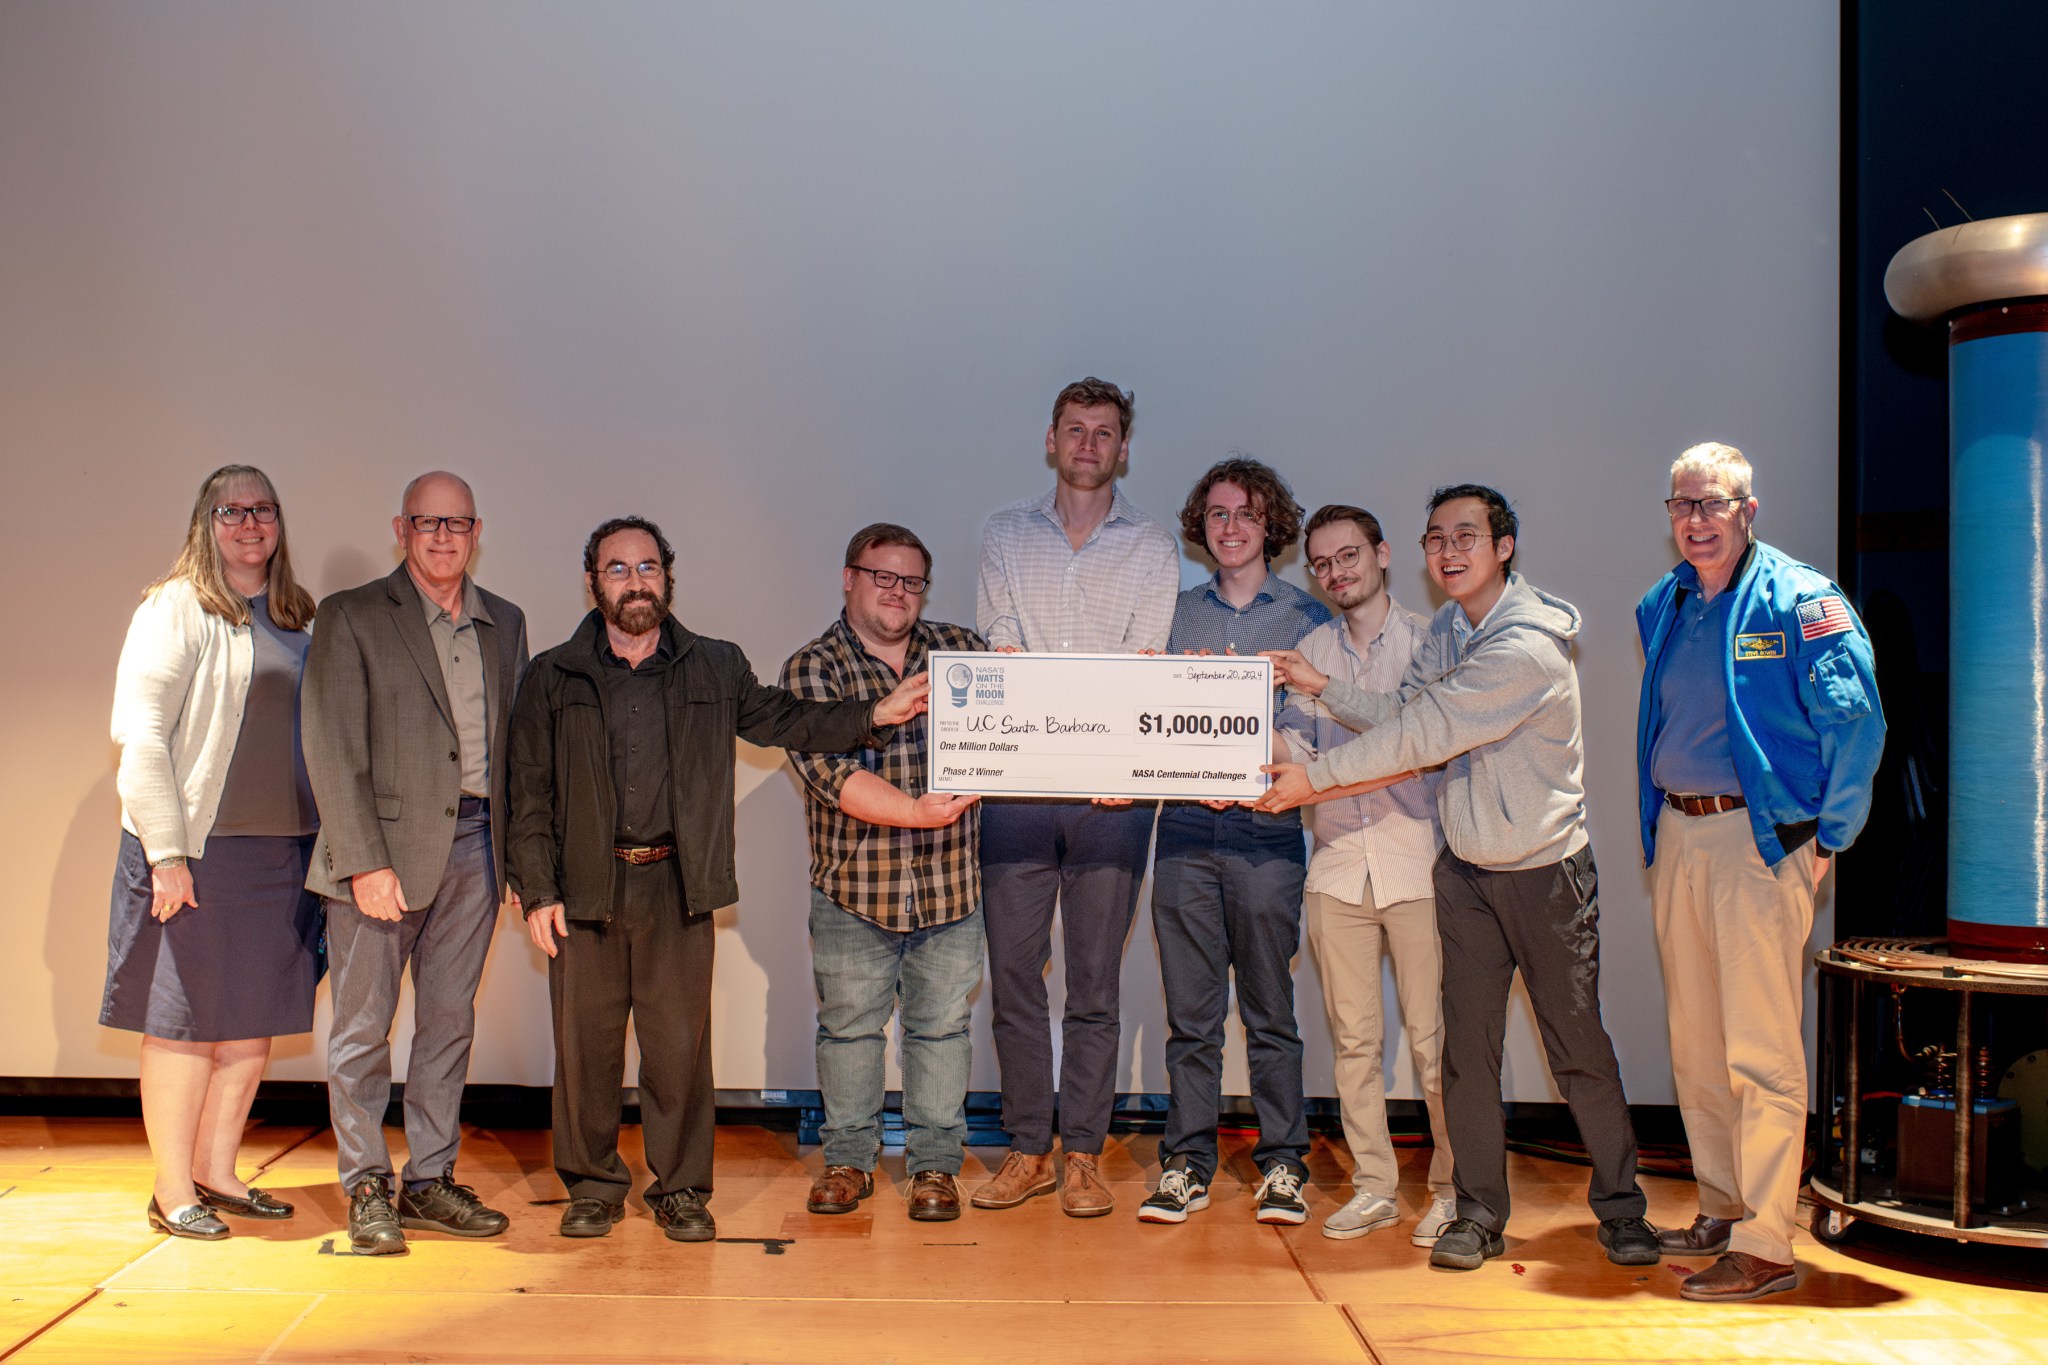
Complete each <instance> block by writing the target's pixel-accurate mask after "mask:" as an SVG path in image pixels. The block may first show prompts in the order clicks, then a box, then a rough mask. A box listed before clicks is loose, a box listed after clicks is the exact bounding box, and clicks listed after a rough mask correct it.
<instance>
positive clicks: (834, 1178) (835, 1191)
mask: <svg viewBox="0 0 2048 1365" xmlns="http://www.w3.org/2000/svg"><path fill="white" fill-rule="evenodd" d="M874 1192H875V1173H874V1172H873V1171H863V1170H862V1169H861V1168H860V1167H858V1166H827V1167H826V1168H825V1169H824V1170H822V1171H820V1172H818V1178H817V1179H816V1180H813V1181H812V1182H811V1197H810V1198H809V1199H806V1200H805V1201H804V1207H805V1208H806V1209H808V1210H810V1211H811V1212H812V1213H852V1212H853V1211H854V1209H856V1208H857V1207H859V1205H860V1201H861V1200H863V1199H865V1198H867V1197H868V1196H869V1195H871V1194H873V1193H874Z"/></svg>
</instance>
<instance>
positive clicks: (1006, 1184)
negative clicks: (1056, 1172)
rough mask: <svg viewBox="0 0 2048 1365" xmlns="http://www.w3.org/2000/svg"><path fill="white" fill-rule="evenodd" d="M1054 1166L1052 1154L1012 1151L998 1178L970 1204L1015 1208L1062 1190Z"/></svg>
mask: <svg viewBox="0 0 2048 1365" xmlns="http://www.w3.org/2000/svg"><path fill="white" fill-rule="evenodd" d="M1052 1166H1053V1162H1052V1153H1051V1152H1040V1153H1038V1154H1036V1155H1033V1154H1031V1153H1028V1152H1020V1151H1017V1150H1016V1149H1015V1148H1012V1149H1011V1150H1010V1154H1009V1155H1008V1156H1006V1157H1004V1158H1003V1165H1002V1169H1001V1170H999V1171H997V1172H996V1174H995V1179H993V1180H991V1181H989V1182H988V1183H987V1184H986V1185H983V1186H982V1187H981V1188H980V1189H978V1190H976V1191H975V1192H974V1198H973V1200H971V1201H970V1202H971V1203H973V1205H974V1207H976V1208H978V1209H1014V1208H1016V1207H1017V1206H1018V1205H1019V1204H1021V1203H1023V1202H1024V1201H1025V1200H1027V1199H1036V1198H1037V1197H1038V1196H1039V1195H1041V1194H1051V1193H1052V1192H1053V1191H1054V1190H1056V1189H1058V1188H1059V1181H1058V1180H1056V1179H1054V1178H1053V1169H1052Z"/></svg>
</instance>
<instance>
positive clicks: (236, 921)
mask: <svg viewBox="0 0 2048 1365" xmlns="http://www.w3.org/2000/svg"><path fill="white" fill-rule="evenodd" d="M312 620H313V599H312V597H311V595H310V594H308V593H307V592H306V590H305V589H304V588H302V587H300V586H299V584H298V582H297V581H296V580H295V579H294V578H293V577H292V569H291V557H290V555H289V554H288V553H287V552H286V548H285V534H284V515H283V512H282V511H281V510H280V508H279V505H278V500H277V491H276V489H274V488H273V487H272V486H271V483H270V480H269V479H268V478H267V477H265V476H264V474H263V471H261V470H259V469H254V468H251V467H250V466H247V465H228V466H226V467H225V468H222V469H218V470H215V471H214V472H213V473H212V474H211V475H209V476H208V477H207V479H206V482H205V483H204V484H202V485H201V486H200V490H199V498H198V500H197V501H196V502H195V503H194V504H193V507H192V519H191V523H190V525H189V526H188V528H187V531H186V536H185V548H184V551H183V553H181V554H180V555H179V556H178V562H177V563H176V564H175V565H174V566H173V567H172V569H171V571H170V573H169V574H167V575H165V576H164V577H163V578H162V579H160V580H159V581H157V582H156V583H154V584H152V585H151V586H150V588H149V590H148V592H146V593H145V594H144V595H143V599H142V604H141V605H140V606H139V607H137V608H136V609H135V618H134V620H133V622H132V623H131V624H130V625H129V627H128V639H127V643H126V644H124V645H123V646H122V649H121V664H120V669H119V672H118V673H117V674H116V677H115V683H114V726H113V729H114V741H115V743H117V744H119V745H120V746H121V765H120V772H119V775H118V777H117V779H116V786H117V787H118V789H119V791H120V794H121V828H122V834H121V855H120V860H119V862H118V864H117V865H116V867H115V871H114V894H113V908H112V918H111V926H110V929H109V932H108V939H107V943H108V952H107V989H106V996H105V1001H104V1003H103V1004H102V1006H101V1009H100V1022H101V1023H102V1024H106V1025H109V1026H111V1027H114V1028H125V1029H132V1030H135V1031H137V1032H139V1033H141V1034H142V1118H143V1126H144V1127H145V1129H147V1131H148V1134H149V1146H150V1151H151V1153H152V1155H153V1156H154V1158H155V1161H156V1185H155V1189H154V1191H153V1194H152V1197H151V1199H150V1201H149V1215H148V1216H149V1222H150V1226H152V1227H154V1228H156V1229H158V1230H159V1231H162V1232H168V1233H171V1234H172V1235H174V1236H179V1237H197V1238H202V1239H207V1240H213V1239H218V1238H222V1237H226V1236H227V1235H228V1226H227V1224H226V1223H224V1222H223V1221H221V1218H220V1216H219V1215H220V1214H222V1213H228V1214H233V1215H236V1216H238V1217H244V1218H289V1217H291V1215H292V1207H291V1205H289V1204H287V1203H285V1202H284V1201H283V1200H281V1199H277V1198H275V1197H274V1196H272V1195H269V1194H266V1193H264V1192H263V1191H262V1190H259V1189H252V1188H251V1187H249V1186H248V1185H246V1184H244V1183H243V1182H242V1179H241V1177H240V1176H239V1175H237V1173H236V1171H235V1157H236V1154H237V1152H238V1150H239V1148H240V1146H241V1140H242V1130H243V1128H244V1126H245V1125H246V1123H247V1121H248V1117H249V1104H250V1101H251V1100H253V1099H254V1098H255V1094H256V1085H257V1082H258V1081H260V1080H261V1079H262V1078H263V1068H264V1064H265V1063H266V1062H267V1061H268V1060H269V1058H270V1040H271V1039H272V1038H274V1037H277V1036H279V1035H281V1034H290V1033H304V1032H307V1031H309V1030H310V1029H311V1028H312V1027H313V991H314V987H315V985H316V984H317V983H318V981H319V974H320V969H319V951H320V927H321V922H320V908H319V898H318V897H316V896H312V895H310V894H309V893H307V892H306V890H305V880H306V862H307V859H308V858H309V857H310V855H311V852H312V845H313V835H314V833H315V832H316V831H317V827H318V817H317V816H316V815H315V813H314V809H313V796H312V789H311V787H310V786H309V785H308V784H307V781H306V764H305V759H304V757H303V754H302V752H301V750H300V747H299V733H298V699H299V676H300V673H301V671H302V670H303V668H304V664H305V657H306V645H307V641H308V638H309V636H308V630H309V628H310V626H311V625H312Z"/></svg>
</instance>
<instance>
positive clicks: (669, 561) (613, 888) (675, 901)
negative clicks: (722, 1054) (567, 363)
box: [509, 517, 927, 1242]
mask: <svg viewBox="0 0 2048 1365" xmlns="http://www.w3.org/2000/svg"><path fill="white" fill-rule="evenodd" d="M675 558H676V556H675V551H674V549H673V548H671V547H670V545H669V543H668V540H667V538H666V537H665V536H663V535H662V534H661V529H660V528H659V527H657V526H656V525H655V524H654V523H653V522H651V521H648V520H646V519H645V518H642V517H616V518H613V519H612V520H610V521H607V522H605V523H604V524H603V525H601V526H599V527H598V528H597V529H596V530H595V531H592V532H591V533H590V539H589V540H588V541H586V542H585V543H584V547H583V570H584V578H585V582H586V584H587V585H588V587H589V590H590V596H591V599H592V600H593V601H594V602H595V603H596V605H595V607H594V608H593V609H592V610H591V612H590V614H589V615H587V616H585V617H584V618H583V622H582V624H581V625H579V626H578V627H577V628H576V632H575V633H574V634H573V635H571V636H570V637H569V639H568V640H567V641H565V642H564V643H562V644H560V645H557V646H555V647H554V648H553V649H550V650H547V651H546V652H545V653H542V654H540V655H539V656H538V657H536V658H535V659H534V661H533V667H532V669H531V670H530V671H529V672H528V674H527V678H526V682H525V683H524V684H523V685H522V686H521V687H520V689H519V705H518V710H517V713H516V714H515V715H514V716H513V718H512V763H511V767H512V774H511V800H512V824H511V851H510V854H509V861H510V867H511V874H512V881H513V884H514V885H515V886H516V887H517V888H518V890H519V894H520V897H521V898H522V901H523V904H524V906H525V909H526V928H527V933H528V935H529V936H530V937H531V938H532V940H533V942H534V945H535V946H536V947H538V948H539V949H540V950H541V952H543V953H544V954H546V955H547V958H548V1001H549V1005H550V1007H551V1009H552V1012H553V1018H554V1029H555V1090H554V1107H555V1112H554V1149H555V1150H554V1158H555V1173H556V1175H558V1176H559V1177H560V1178H561V1181H562V1184H563V1186H564V1187H565V1188H566V1189H567V1190H568V1193H569V1203H568V1207H567V1208H565V1209H564V1210H563V1211H562V1222H561V1233H562V1235H563V1236H564V1237H602V1236H604V1235H605V1234H606V1233H608V1232H610V1231H611V1230H612V1225H613V1224H614V1223H616V1222H618V1221H619V1220H620V1219H621V1218H623V1217H625V1213H626V1196H627V1195H628V1194H629V1193H631V1191H632V1176H631V1173H630V1172H629V1171H628V1170H627V1169H626V1163H625V1162H624V1161H623V1160H622V1159H621V1158H620V1156H619V1117H620V1106H621V1097H622V1092H621V1087H622V1086H623V1084H624V1081H625V1050H626V1023H627V1020H628V1018H629V1017H630V1018H631V1020H632V1024H633V1031H634V1037H635V1038H636V1039H637V1041H638V1042H639V1044H640V1078H639V1090H640V1115H641V1123H642V1138H643V1145H644V1147H645V1150H646V1154H647V1165H648V1169H649V1171H650V1172H651V1173H652V1174H653V1177H654V1178H653V1181H652V1183H651V1184H649V1186H648V1188H647V1206H648V1208H649V1209H650V1210H651V1211H652V1213H653V1214H654V1221H655V1222H656V1223H657V1224H658V1225H659V1226H660V1227H661V1229H662V1231H663V1233H664V1234H665V1235H666V1236H667V1237H668V1238H669V1240H671V1241H676V1242H708V1241H711V1240H712V1239H713V1238H714V1237H715V1236H716V1235H717V1225H716V1224H715V1223H714V1222H713V1220H712V1217H711V1211H710V1210H709V1209H708V1208H706V1207H705V1204H706V1202H707V1201H708V1200H709V1198H710V1196H711V1172H712V1141H713V1135H714V1132H715V1124H716V1116H717V1102H716V1093H715V1091H714V1090H713V1081H712V1074H711V969H712V948H713V942H714V938H715V930H714V928H713V924H712V915H713V913H714V912H716V911H718V910H720V909H723V908H724V907H725V906H728V905H731V904H732V903H733V902H735V901H737V900H738V899H739V883H738V880H737V878H736V876H735V874H734V867H733V765H734V762H735V759H734V754H733V743H732V742H733V739H734V737H735V736H737V737H739V738H741V739H745V740H747V741H748V742H750V743H753V744H761V745H773V746H777V747H782V748H801V749H822V750H825V751H827V752H834V753H837V752H842V751H846V750H854V749H859V748H861V747H862V746H864V745H874V744H885V743H887V742H888V740H887V730H888V728H889V727H890V726H893V725H898V724H901V723H902V722H904V721H907V720H909V719H910V718H911V717H912V716H914V715H917V714H918V713H919V712H921V711H922V710H923V709H924V698H925V692H926V690H927V689H926V678H925V676H924V675H923V674H921V673H920V674H916V675H914V676H912V677H909V678H906V679H904V680H903V681H902V682H901V683H900V684H898V685H897V686H896V687H895V688H894V690H892V691H891V692H889V693H888V695H887V696H885V697H882V698H880V699H878V700H877V699H860V700H849V701H842V702H835V703H831V704H829V705H821V704H818V703H815V702H808V701H805V700H803V699H802V698H800V697H796V696H792V695H791V694H790V693H788V692H786V691H784V690H783V689H781V688H779V687H769V686H766V685H764V684H762V683H760V682H757V681H756V680H755V678H754V672H753V669H752V668H751V667H750V666H749V665H748V663H747V658H746V655H744V654H743V653H741V652H740V648H739V646H738V645H733V644H728V643H726V642H725V641H723V640H713V639H711V638H709V637H708V636H702V635H698V634H696V633H694V632H692V631H690V630H688V629H686V628H685V627H684V626H683V625H682V623H681V622H679V621H677V620H676V619H675V617H674V616H673V615H672V614H671V611H670V607H671V605H672V604H673V603H674V601H675V577H674V572H673V570H674V565H675Z"/></svg>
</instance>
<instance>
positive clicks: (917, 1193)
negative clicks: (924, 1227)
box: [906, 1171, 960, 1223]
mask: <svg viewBox="0 0 2048 1365" xmlns="http://www.w3.org/2000/svg"><path fill="white" fill-rule="evenodd" d="M906 1198H907V1199H908V1200H909V1202H910V1216H911V1218H912V1219H913V1220H914V1221H916V1222H919V1223H950V1222H951V1221H953V1220H954V1219H955V1218H958V1217H959V1216H960V1182H959V1181H957V1180H955V1179H954V1178H953V1177H952V1176H951V1175H950V1174H949V1173H947V1172H945V1171H919V1172H918V1173H917V1174H916V1175H913V1176H912V1177H910V1193H909V1195H907V1196H906Z"/></svg>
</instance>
